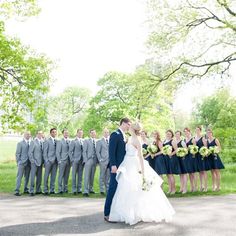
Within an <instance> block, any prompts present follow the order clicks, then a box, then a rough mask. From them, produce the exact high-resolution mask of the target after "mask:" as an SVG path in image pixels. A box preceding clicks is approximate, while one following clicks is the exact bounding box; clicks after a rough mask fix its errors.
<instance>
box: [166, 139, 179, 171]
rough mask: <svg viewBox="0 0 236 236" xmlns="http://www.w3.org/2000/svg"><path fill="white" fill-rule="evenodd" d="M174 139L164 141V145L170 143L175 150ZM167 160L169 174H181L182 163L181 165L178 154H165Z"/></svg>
mask: <svg viewBox="0 0 236 236" xmlns="http://www.w3.org/2000/svg"><path fill="white" fill-rule="evenodd" d="M172 141H173V139H172V140H170V141H168V142H164V143H163V146H166V145H170V146H171V147H172V152H173V151H174V147H173V145H172ZM163 156H164V157H165V160H166V167H167V174H174V175H179V174H180V173H181V170H180V165H179V160H178V157H177V156H176V155H173V156H171V157H170V156H168V155H163Z"/></svg>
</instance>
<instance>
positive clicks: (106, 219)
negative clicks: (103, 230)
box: [104, 216, 117, 224]
mask: <svg viewBox="0 0 236 236" xmlns="http://www.w3.org/2000/svg"><path fill="white" fill-rule="evenodd" d="M104 220H105V221H106V222H108V223H112V224H114V223H117V222H116V221H110V220H109V217H108V216H104Z"/></svg>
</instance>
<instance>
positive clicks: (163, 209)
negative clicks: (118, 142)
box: [109, 123, 175, 225]
mask: <svg viewBox="0 0 236 236" xmlns="http://www.w3.org/2000/svg"><path fill="white" fill-rule="evenodd" d="M140 131H141V125H140V124H139V123H133V124H131V126H130V129H129V132H130V134H131V137H130V138H129V140H128V142H127V144H126V155H125V157H124V160H123V162H122V163H121V164H120V166H119V168H118V170H117V172H116V173H117V175H116V180H117V182H118V186H117V189H116V192H115V195H114V198H113V200H112V205H111V212H110V215H109V220H110V221H114V222H125V223H127V224H130V225H133V224H136V223H138V222H139V221H143V222H161V221H162V220H165V221H166V222H168V221H170V220H171V219H172V216H173V215H174V213H175V211H174V209H173V208H172V206H171V204H170V203H169V201H168V199H167V198H166V196H165V194H164V193H163V191H162V189H161V184H162V182H163V180H162V179H161V178H160V177H159V176H158V175H157V174H156V172H155V171H154V170H153V169H152V168H151V167H150V166H149V164H148V162H147V161H146V160H144V159H143V155H142V144H141V141H140V138H139V132H140Z"/></svg>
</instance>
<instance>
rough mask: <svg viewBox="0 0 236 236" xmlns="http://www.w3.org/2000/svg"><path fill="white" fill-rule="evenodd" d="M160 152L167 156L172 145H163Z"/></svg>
mask: <svg viewBox="0 0 236 236" xmlns="http://www.w3.org/2000/svg"><path fill="white" fill-rule="evenodd" d="M162 153H163V154H164V155H167V156H169V155H170V154H171V153H172V146H170V145H165V146H164V147H163V148H162Z"/></svg>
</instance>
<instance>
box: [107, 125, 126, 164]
mask: <svg viewBox="0 0 236 236" xmlns="http://www.w3.org/2000/svg"><path fill="white" fill-rule="evenodd" d="M124 138H125V137H123V134H122V133H121V131H120V130H119V129H118V130H117V131H115V132H113V133H112V134H111V136H110V141H109V162H110V167H111V166H116V167H119V165H120V164H121V162H122V161H123V160H124V156H125V153H126V151H125V141H124Z"/></svg>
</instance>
